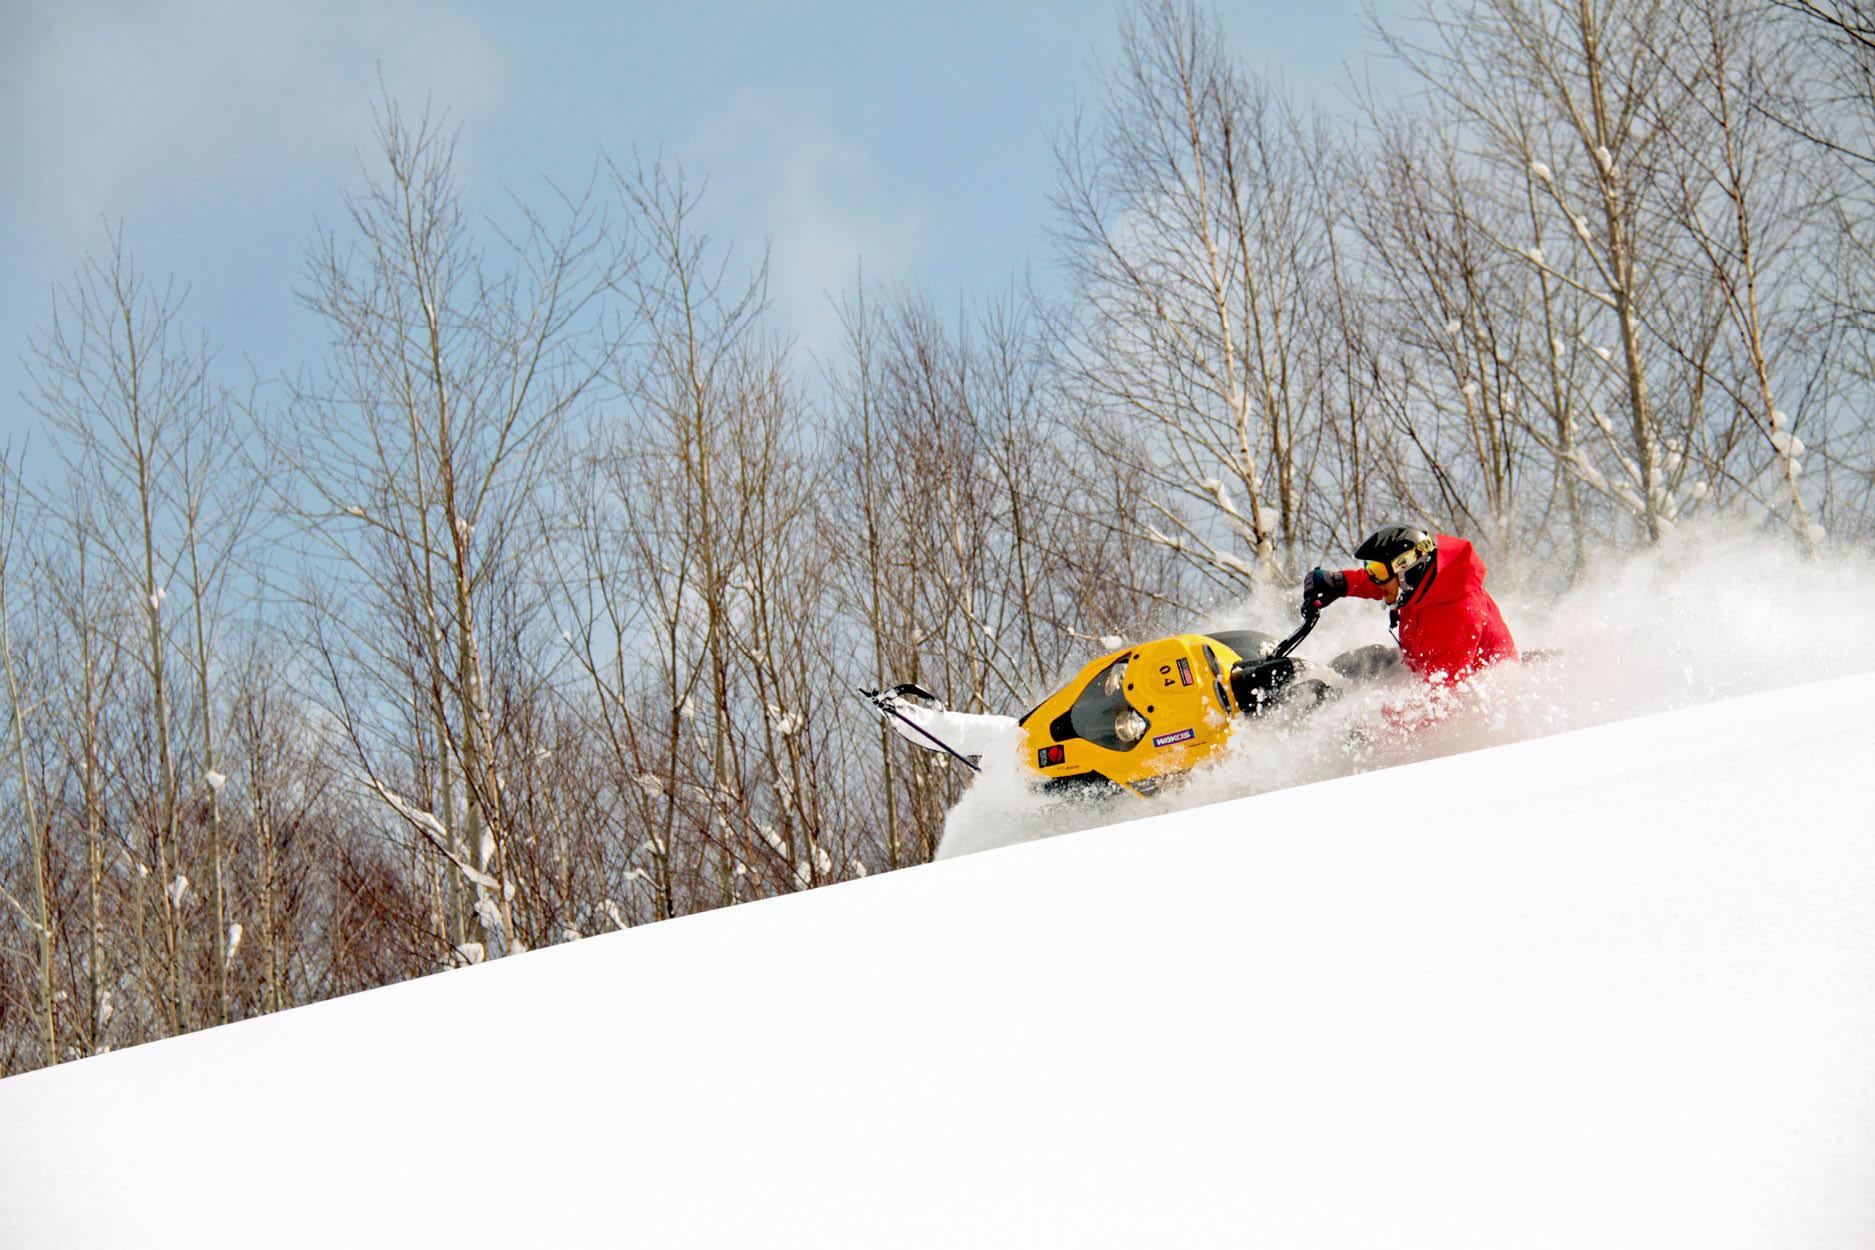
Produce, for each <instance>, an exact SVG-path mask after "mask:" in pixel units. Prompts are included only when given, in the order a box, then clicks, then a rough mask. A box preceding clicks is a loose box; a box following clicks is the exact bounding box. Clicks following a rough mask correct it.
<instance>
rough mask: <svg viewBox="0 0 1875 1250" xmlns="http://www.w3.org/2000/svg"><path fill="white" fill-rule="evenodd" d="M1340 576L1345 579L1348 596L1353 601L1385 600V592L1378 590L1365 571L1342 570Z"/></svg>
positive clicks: (1376, 584)
mask: <svg viewBox="0 0 1875 1250" xmlns="http://www.w3.org/2000/svg"><path fill="white" fill-rule="evenodd" d="M1341 576H1342V577H1344V578H1346V579H1347V583H1348V595H1349V597H1351V598H1354V599H1385V598H1386V597H1387V592H1386V591H1384V590H1382V589H1381V588H1380V583H1379V582H1377V581H1375V580H1374V579H1373V577H1372V575H1370V574H1369V573H1368V571H1367V570H1366V569H1342V570H1341Z"/></svg>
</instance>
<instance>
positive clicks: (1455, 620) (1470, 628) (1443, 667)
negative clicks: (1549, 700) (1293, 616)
mask: <svg viewBox="0 0 1875 1250" xmlns="http://www.w3.org/2000/svg"><path fill="white" fill-rule="evenodd" d="M1437 541H1438V545H1439V546H1438V551H1437V553H1436V554H1435V555H1434V557H1433V567H1432V571H1431V572H1429V573H1427V574H1426V575H1425V576H1424V577H1422V578H1420V580H1419V584H1418V585H1416V586H1414V587H1413V593H1412V594H1411V595H1409V596H1407V598H1406V601H1405V602H1403V603H1400V604H1398V605H1396V611H1397V612H1398V614H1399V618H1398V619H1399V638H1400V654H1401V656H1402V657H1403V658H1404V659H1405V660H1406V666H1407V667H1408V668H1410V669H1412V670H1413V671H1414V672H1415V673H1418V674H1419V675H1420V676H1421V677H1424V678H1425V679H1426V680H1428V681H1458V680H1460V679H1462V678H1465V677H1469V676H1470V675H1471V674H1472V673H1475V672H1477V671H1478V670H1479V669H1481V668H1484V667H1485V666H1487V665H1490V664H1495V663H1497V662H1498V661H1499V660H1514V659H1516V658H1517V644H1516V642H1514V641H1513V640H1512V639H1511V636H1510V627H1509V626H1508V625H1506V624H1504V616H1503V614H1502V613H1500V612H1499V611H1498V610H1497V603H1496V601H1495V600H1493V599H1492V598H1491V596H1490V595H1489V594H1488V593H1487V592H1486V591H1485V588H1484V561H1483V560H1481V559H1479V558H1478V553H1477V552H1476V551H1475V550H1473V549H1472V545H1471V544H1470V543H1468V542H1466V541H1465V540H1464V539H1462V538H1454V537H1452V536H1451V535H1450V534H1440V535H1439V536H1438V539H1437ZM1342 575H1343V576H1345V577H1346V578H1347V580H1348V593H1349V594H1350V595H1352V596H1354V597H1355V598H1357V599H1385V598H1386V597H1387V592H1386V591H1385V590H1384V589H1382V588H1381V585H1380V583H1378V582H1376V581H1375V580H1374V579H1373V578H1372V577H1371V576H1369V575H1368V572H1367V570H1366V569H1343V570H1342Z"/></svg>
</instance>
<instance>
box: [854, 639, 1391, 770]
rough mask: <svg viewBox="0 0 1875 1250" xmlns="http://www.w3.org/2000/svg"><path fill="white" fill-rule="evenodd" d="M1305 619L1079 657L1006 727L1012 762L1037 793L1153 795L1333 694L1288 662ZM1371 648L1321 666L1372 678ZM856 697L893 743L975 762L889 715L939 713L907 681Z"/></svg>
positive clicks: (1304, 668)
mask: <svg viewBox="0 0 1875 1250" xmlns="http://www.w3.org/2000/svg"><path fill="white" fill-rule="evenodd" d="M1317 619H1318V614H1317V613H1315V612H1313V611H1309V612H1305V613H1304V614H1303V619H1302V624H1301V626H1300V627H1299V628H1298V629H1297V630H1296V631H1295V632H1294V633H1292V634H1291V635H1289V637H1287V638H1284V639H1280V640H1279V639H1277V638H1275V637H1273V636H1272V635H1269V634H1265V633H1262V632H1260V631H1257V630H1223V631H1213V632H1208V633H1186V634H1174V635H1172V636H1171V637H1169V638H1157V639H1154V640H1152V641H1150V642H1139V643H1133V644H1130V645H1128V646H1125V647H1122V648H1120V649H1119V650H1117V651H1110V652H1108V653H1107V654H1105V655H1102V656H1099V657H1097V658H1095V659H1093V660H1090V661H1088V663H1087V664H1086V666H1084V667H1083V668H1082V669H1081V671H1080V672H1078V673H1077V674H1075V676H1074V678H1073V680H1071V681H1069V682H1068V683H1067V684H1066V685H1064V686H1062V687H1061V688H1060V689H1059V690H1057V691H1055V692H1054V693H1053V694H1051V695H1049V696H1048V697H1047V698H1045V699H1043V700H1042V701H1041V702H1040V703H1038V704H1036V705H1035V707H1033V708H1031V709H1030V710H1029V711H1028V713H1027V714H1025V715H1023V716H1022V717H1020V718H1019V719H1017V720H1016V721H1015V722H1014V724H1015V726H1016V727H1017V728H1018V729H1019V731H1020V736H1021V751H1022V759H1023V761H1024V763H1025V764H1026V765H1027V766H1028V767H1029V768H1031V769H1033V770H1034V772H1035V773H1036V774H1037V775H1039V776H1040V778H1041V779H1042V789H1043V791H1044V792H1046V793H1050V794H1055V795H1062V796H1070V795H1072V796H1080V795H1083V794H1085V795H1088V796H1090V797H1092V796H1096V795H1102V794H1115V793H1118V792H1120V791H1131V792H1132V793H1135V794H1140V795H1150V794H1153V793H1155V792H1156V791H1158V790H1159V789H1160V787H1162V786H1163V785H1164V784H1165V783H1166V782H1167V781H1169V780H1170V779H1172V778H1174V777H1177V776H1180V775H1182V774H1184V773H1187V772H1190V771H1191V770H1192V769H1193V768H1196V767H1197V766H1198V765H1200V764H1203V763H1205V762H1207V761H1208V760H1211V759H1212V758H1214V757H1216V756H1217V755H1218V754H1220V753H1221V752H1222V751H1223V750H1224V749H1225V747H1226V746H1227V745H1228V744H1229V742H1230V738H1231V734H1232V732H1233V730H1234V728H1236V727H1237V726H1238V724H1239V723H1240V722H1241V721H1243V720H1245V719H1253V720H1254V719H1258V718H1262V717H1266V716H1269V715H1271V714H1272V713H1274V712H1275V711H1276V710H1277V709H1279V708H1301V709H1304V710H1306V709H1308V708H1312V707H1314V706H1316V705H1319V704H1321V703H1323V702H1325V701H1327V700H1329V699H1331V698H1334V697H1335V696H1336V694H1337V693H1338V692H1339V686H1338V685H1337V684H1336V683H1334V682H1331V681H1329V680H1325V679H1324V677H1323V676H1322V675H1321V674H1319V673H1318V672H1317V671H1316V670H1314V669H1313V667H1312V666H1311V665H1309V664H1308V663H1307V662H1306V661H1304V660H1301V659H1299V658H1297V657H1294V656H1292V655H1290V652H1291V651H1293V650H1294V649H1295V648H1296V646H1297V645H1298V644H1300V643H1301V642H1302V640H1303V639H1304V638H1305V637H1307V636H1308V633H1309V631H1310V630H1311V629H1313V628H1314V627H1315V622H1316V620H1317ZM1374 651H1376V649H1374V648H1362V649H1360V650H1359V651H1355V652H1349V653H1347V654H1346V655H1343V656H1337V657H1336V658H1335V660H1334V661H1333V662H1332V663H1331V667H1332V668H1333V669H1335V670H1336V672H1337V673H1339V674H1340V676H1341V677H1343V678H1350V679H1361V678H1365V677H1370V676H1375V675H1378V672H1379V670H1380V669H1382V668H1383V667H1384V663H1377V662H1376V657H1375V655H1373V654H1369V653H1370V652H1374ZM860 693H861V694H862V695H865V696H866V697H867V698H868V699H869V700H870V701H871V702H872V703H873V705H874V706H875V707H877V708H878V709H879V710H880V711H881V712H882V713H884V714H886V715H888V716H895V717H897V718H898V719H899V720H900V721H901V722H903V723H905V724H907V725H909V726H910V727H911V729H912V730H914V731H915V735H916V736H915V737H914V735H912V734H907V735H905V736H907V737H912V738H913V740H914V741H917V742H918V743H919V745H921V746H925V747H927V748H928V749H930V750H934V751H937V750H942V751H947V752H949V753H950V754H951V755H952V756H955V757H956V758H958V759H962V760H964V762H965V763H968V764H970V765H971V767H973V768H974V767H975V766H976V765H975V762H974V761H973V760H971V759H970V758H969V756H968V755H967V754H966V753H965V752H962V751H958V750H956V749H954V748H953V747H952V746H951V745H950V744H948V743H946V742H945V741H943V740H942V739H941V738H940V737H939V736H938V735H936V734H934V733H932V732H931V731H930V730H929V729H928V728H927V727H926V726H924V725H921V724H919V723H917V721H915V720H913V719H912V718H910V717H908V716H906V715H905V714H904V713H903V712H902V711H901V710H900V708H901V707H902V706H903V704H904V703H911V704H913V705H914V706H921V707H926V708H933V709H942V706H943V705H942V704H941V703H940V702H939V701H937V699H936V698H935V696H933V695H931V694H929V693H928V692H927V691H924V690H921V689H919V688H918V687H916V686H915V685H901V686H897V687H894V688H893V689H892V690H890V691H869V690H862V691H861V692H860ZM1005 719H1006V718H1005Z"/></svg>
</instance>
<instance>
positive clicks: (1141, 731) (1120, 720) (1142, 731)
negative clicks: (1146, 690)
mask: <svg viewBox="0 0 1875 1250" xmlns="http://www.w3.org/2000/svg"><path fill="white" fill-rule="evenodd" d="M1113 736H1114V737H1116V738H1118V739H1119V740H1120V741H1121V742H1124V743H1126V745H1127V746H1129V747H1130V746H1132V745H1133V744H1134V743H1135V742H1138V741H1139V740H1140V739H1141V738H1143V737H1145V736H1146V718H1145V717H1143V716H1141V715H1140V714H1139V713H1138V712H1136V711H1134V710H1133V709H1132V708H1130V707H1129V708H1124V709H1122V710H1121V711H1120V713H1119V715H1117V716H1115V717H1114V718H1113Z"/></svg>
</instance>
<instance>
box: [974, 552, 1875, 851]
mask: <svg viewBox="0 0 1875 1250" xmlns="http://www.w3.org/2000/svg"><path fill="white" fill-rule="evenodd" d="M1524 559H1526V560H1527V559H1528V557H1524ZM1349 563H1351V561H1349ZM1541 573H1542V570H1540V569H1537V568H1534V567H1529V566H1521V565H1520V562H1519V559H1518V557H1516V556H1511V557H1501V556H1500V557H1499V558H1498V559H1497V560H1495V561H1494V562H1493V564H1492V567H1491V572H1490V575H1489V578H1488V579H1487V583H1486V586H1487V588H1488V589H1489V590H1490V591H1491V592H1492V594H1493V595H1494V596H1495V597H1496V599H1497V601H1498V603H1499V605H1500V606H1501V607H1502V609H1503V611H1504V616H1505V619H1506V621H1508V623H1509V624H1510V627H1511V630H1512V632H1513V633H1514V634H1515V636H1516V639H1517V644H1518V647H1519V648H1520V649H1521V650H1522V651H1523V652H1524V653H1525V654H1526V655H1533V656H1538V655H1540V658H1533V659H1532V660H1531V661H1530V662H1528V663H1524V664H1519V665H1504V666H1500V667H1499V668H1497V669H1494V670H1492V671H1491V672H1489V673H1486V674H1484V675H1482V676H1480V677H1479V678H1477V679H1475V680H1474V681H1473V682H1471V683H1469V684H1468V686H1467V687H1466V688H1464V689H1463V690H1462V691H1460V692H1458V693H1455V694H1454V693H1450V692H1431V691H1428V690H1427V689H1426V688H1425V687H1423V686H1422V685H1420V684H1419V683H1417V682H1408V683H1403V684H1400V685H1393V686H1378V687H1376V686H1369V687H1348V688H1346V689H1345V690H1344V692H1343V694H1342V697H1340V698H1339V699H1337V700H1335V701H1334V702H1332V703H1329V704H1327V705H1324V706H1322V707H1320V708H1317V709H1314V710H1312V711H1309V712H1307V713H1306V714H1285V715H1281V716H1278V717H1275V718H1272V719H1268V720H1264V721H1258V722H1253V723H1244V724H1242V725H1240V727H1239V728H1238V730H1237V732H1235V733H1234V734H1233V736H1232V740H1231V745H1230V749H1229V750H1228V751H1227V752H1226V753H1225V754H1224V755H1223V756H1222V757H1221V758H1220V759H1218V760H1217V761H1215V762H1213V763H1212V764H1210V765H1207V766H1206V767H1204V768H1202V769H1200V770H1198V771H1197V772H1195V773H1193V774H1192V775H1191V776H1190V777H1188V778H1186V779H1184V780H1182V781H1181V782H1180V783H1178V784H1176V785H1174V786H1172V787H1169V788H1168V789H1167V790H1166V791H1165V792H1162V793H1161V794H1160V795H1158V796H1156V797H1155V798H1153V799H1151V800H1142V799H1137V798H1133V797H1131V796H1127V797H1124V798H1121V799H1114V800H1106V801H1102V802H1097V803H1086V802H1075V803H1065V804H1064V803H1058V802H1051V801H1049V800H1047V799H1045V798H1044V797H1042V796H1041V795H1039V794H1037V793H1036V792H1035V791H1034V789H1033V788H1032V786H1031V785H1030V776H1029V774H1028V773H1027V771H1026V770H1025V769H1023V768H1022V766H1021V764H1020V762H1019V761H1018V760H1016V759H1013V758H1011V759H1001V760H992V759H986V760H984V761H983V765H984V767H983V773H982V774H981V776H979V777H978V778H977V780H976V781H975V783H974V784H973V785H972V786H971V788H970V790H969V791H968V792H967V793H966V794H965V795H964V796H963V798H962V799H961V800H960V801H959V802H958V803H957V805H956V807H955V808H954V809H953V810H952V811H951V813H950V816H949V818H948V819H947V821H946V824H945V832H944V839H943V842H942V844H941V845H940V847H939V850H938V855H939V857H940V858H945V857H949V856H953V855H959V854H965V853H968V852H971V851H978V850H985V849H989V848H991V847H996V846H1005V845H1009V844H1012V843H1016V842H1024V841H1030V840H1032V839H1035V838H1039V837H1047V836H1050V835H1053V834H1058V833H1064V832H1068V831H1071V830H1074V829H1081V828H1087V827H1089V826H1092V825H1105V824H1112V823H1115V822H1118V821H1122V820H1130V819H1134V818H1136V817H1139V816H1144V815H1148V814H1151V813H1153V812H1160V811H1167V810H1176V809H1180V808H1186V807H1193V806H1198V805H1201V804H1206V803H1216V802H1220V801H1223V800H1226V799H1232V798H1239V797H1242V796H1245V795H1250V794H1258V793H1262V792H1265V791H1269V790H1278V789H1283V788H1286V787H1289V786H1296V785H1303V784H1307V783H1309V782H1314V781H1323V780H1327V779H1329V778H1332V777H1339V776H1345V775H1348V774H1350V773H1355V772H1366V771H1370V770H1373V769H1377V768H1386V767H1390V766H1393V765H1396V764H1404V763H1410V762H1412V761H1415V760H1421V759H1430V758H1433V757H1435V756H1440V755H1449V754H1452V753H1454V752H1458V751H1471V750H1477V749H1479V748H1482V747H1488V746H1493V745H1497V744H1501V743H1506V742H1515V741H1519V740H1522V739H1526V738H1534V737H1541V736H1543V735H1546V734H1554V733H1562V732H1565V731H1568V730H1572V729H1581V728H1585V727H1587V726H1590V725H1597V724H1603V723H1606V722H1609V721H1615V720H1625V719H1629V718H1632V717H1636V716H1645V715H1648V714H1650V713H1654V712H1662V711H1667V710H1670V709H1673V708H1679V707H1686V706H1689V705H1692V704H1696V703H1706V702H1711V701H1713V700H1716V699H1723V698H1729V697H1732V696H1735V695H1742V694H1749V693H1752V692H1755V691H1761V690H1770V689H1775V688H1779V687H1784V686H1794V685H1800V684H1802V683H1805V682H1809V681H1819V680H1824V679H1827V678H1832V677H1842V676H1847V675H1849V674H1853V673H1862V672H1868V671H1871V670H1875V557H1871V555H1870V553H1868V552H1865V551H1848V550H1835V551H1829V552H1826V553H1825V554H1824V555H1823V556H1822V557H1821V558H1819V559H1815V560H1810V559H1806V558H1805V557H1804V556H1803V555H1802V554H1801V553H1799V552H1797V551H1796V550H1795V549H1794V548H1793V547H1792V546H1791V544H1790V543H1789V542H1788V541H1787V540H1785V539H1783V538H1781V537H1780V536H1774V535H1765V534H1762V533H1758V532H1755V531H1752V530H1749V529H1745V528H1742V527H1739V526H1736V525H1727V524H1722V523H1707V524H1701V525H1687V526H1684V527H1682V528H1681V529H1679V530H1677V531H1675V532H1674V533H1673V534H1672V535H1671V536H1670V537H1669V538H1668V539H1667V540H1666V541H1665V542H1663V543H1662V544H1661V545H1659V546H1657V547H1653V548H1650V549H1647V550H1644V551H1638V552H1627V553H1622V554H1619V555H1612V556H1607V557H1605V558H1603V559H1602V561H1601V562H1600V563H1599V564H1598V565H1597V566H1596V567H1595V568H1594V569H1593V570H1592V571H1591V572H1590V574H1589V575H1588V576H1587V577H1585V578H1584V579H1583V580H1582V581H1581V582H1580V583H1579V584H1578V585H1576V586H1575V587H1573V588H1572V589H1570V590H1568V591H1566V592H1563V593H1560V594H1546V593H1542V592H1537V591H1526V590H1522V589H1520V586H1522V585H1524V584H1534V583H1537V582H1539V581H1540V580H1542V579H1541V576H1540V574H1541ZM1294 599H1295V595H1294V594H1291V593H1288V592H1281V593H1279V592H1277V591H1275V590H1271V591H1268V592H1265V593H1262V594H1259V595H1256V596H1253V597H1251V598H1249V599H1246V600H1245V601H1243V602H1241V603H1239V604H1236V605H1234V606H1233V607H1232V608H1231V610H1229V611H1227V612H1223V613H1220V614H1218V615H1216V616H1215V617H1213V618H1212V619H1210V620H1207V621H1204V622H1202V623H1200V624H1199V625H1198V626H1197V628H1200V629H1234V628H1252V629H1260V630H1263V631H1264V632H1266V633H1271V634H1275V635H1278V636H1281V635H1284V634H1287V633H1288V632H1290V630H1291V629H1293V628H1294V626H1295V624H1296V621H1297V617H1296V608H1295V603H1294ZM1173 628H1177V627H1176V626H1175V627H1173ZM1168 632H1169V631H1168ZM1387 640H1388V634H1387V625H1386V612H1385V609H1384V608H1383V607H1382V606H1380V605H1379V604H1376V603H1373V602H1368V601H1358V600H1349V601H1344V602H1342V603H1338V604H1335V605H1333V606H1331V607H1330V608H1329V609H1328V610H1327V612H1325V613H1324V614H1323V617H1322V620H1321V623H1320V625H1319V626H1318V627H1317V628H1316V629H1315V631H1314V632H1313V633H1312V634H1310V636H1309V637H1308V639H1307V640H1306V641H1305V642H1304V643H1303V644H1302V645H1301V646H1300V647H1299V648H1298V649H1297V651H1296V654H1297V655H1299V656H1301V657H1302V658H1304V659H1306V660H1310V661H1313V662H1314V663H1316V664H1317V665H1318V666H1323V667H1325V666H1326V663H1327V661H1328V660H1329V659H1330V658H1332V657H1333V656H1335V655H1337V654H1339V653H1340V652H1342V651H1345V650H1349V649H1351V648H1354V647H1360V646H1365V645H1367V644H1370V643H1375V642H1385V641H1387ZM1088 658H1091V653H1090V655H1089V656H1082V657H1079V660H1078V661H1077V664H1078V663H1080V662H1085V660H1086V659H1088ZM1065 676H1066V675H1064V677H1065ZM1040 693H1042V692H1039V691H1038V692H1037V694H1038V695H1039V694H1040ZM1402 797H1403V801H1405V800H1406V799H1407V798H1408V797H1410V796H1402ZM1389 815H1390V814H1389V813H1386V812H1376V813H1374V818H1375V819H1388V818H1389Z"/></svg>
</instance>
